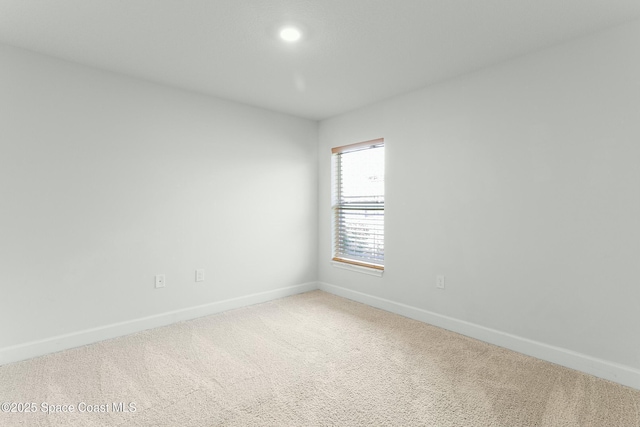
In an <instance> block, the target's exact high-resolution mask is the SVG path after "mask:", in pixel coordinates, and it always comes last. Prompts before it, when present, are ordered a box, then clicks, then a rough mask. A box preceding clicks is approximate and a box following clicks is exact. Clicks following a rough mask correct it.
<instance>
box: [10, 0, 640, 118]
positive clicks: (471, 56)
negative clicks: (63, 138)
mask: <svg viewBox="0 0 640 427" xmlns="http://www.w3.org/2000/svg"><path fill="white" fill-rule="evenodd" d="M638 18H640V1H639V0H55V1H51V0H0V42H2V43H6V44H9V45H13V46H18V47H22V48H26V49H30V50H33V51H36V52H41V53H45V54H48V55H52V56H55V57H59V58H63V59H66V60H70V61H74V62H78V63H82V64H86V65H90V66H93V67H98V68H102V69H106V70H111V71H115V72H119V73H124V74H128V75H132V76H136V77H140V78H144V79H147V80H151V81H155V82H159V83H163V84H168V85H172V86H177V87H180V88H183V89H187V90H192V91H197V92H202V93H206V94H210V95H214V96H218V97H221V98H226V99H232V100H236V101H240V102H243V103H247V104H251V105H255V106H259V107H263V108H268V109H271V110H276V111H281V112H285V113H289V114H293V115H297V116H300V117H306V118H311V119H316V120H318V119H324V118H327V117H331V116H334V115H337V114H340V113H343V112H346V111H349V110H352V109H355V108H358V107H361V106H364V105H367V104H370V103H372V102H375V101H378V100H382V99H385V98H389V97H391V96H394V95H397V94H400V93H404V92H408V91H411V90H413V89H417V88H419V87H422V86H425V85H429V84H434V83H437V82H439V81H442V80H445V79H447V78H451V77H453V76H456V75H460V74H464V73H468V72H471V71H474V70H477V69H479V68H482V67H486V66H488V65H491V64H495V63H498V62H501V61H504V60H507V59H509V58H512V57H515V56H519V55H522V54H525V53H527V52H531V51H535V50H538V49H541V48H544V47H547V46H551V45H554V44H558V43H561V42H563V41H566V40H569V39H572V38H574V37H578V36H581V35H586V34H589V33H592V32H595V31H598V30H601V29H604V28H607V27H610V26H614V25H616V24H619V23H622V22H625V21H630V20H634V19H638ZM283 24H295V25H297V26H299V27H300V28H302V30H303V31H304V36H303V39H302V40H301V41H300V42H299V43H297V44H286V43H284V42H282V41H280V40H279V39H278V37H277V32H278V29H279V28H280V26H282V25H283Z"/></svg>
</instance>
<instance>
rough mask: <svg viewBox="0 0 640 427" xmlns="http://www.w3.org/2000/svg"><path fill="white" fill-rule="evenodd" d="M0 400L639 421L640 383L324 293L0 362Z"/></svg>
mask: <svg viewBox="0 0 640 427" xmlns="http://www.w3.org/2000/svg"><path fill="white" fill-rule="evenodd" d="M1 402H22V403H24V402H34V403H36V404H37V406H38V412H36V413H35V414H33V413H32V414H25V413H1V412H0V426H3V427H4V426H17V425H21V426H22V425H24V426H176V427H182V426H185V427H186V426H606V427H613V426H624V427H631V426H640V391H636V390H633V389H631V388H627V387H623V386H620V385H616V384H614V383H611V382H608V381H605V380H600V379H597V378H595V377H592V376H589V375H585V374H581V373H579V372H576V371H572V370H569V369H566V368H562V367H560V366H556V365H553V364H551V363H547V362H543V361H540V360H537V359H534V358H531V357H528V356H523V355H521V354H518V353H514V352H511V351H508V350H505V349H502V348H499V347H495V346H492V345H489V344H485V343H482V342H480V341H476V340H473V339H470V338H466V337H464V336H461V335H457V334H454V333H451V332H447V331H444V330H442V329H438V328H436V327H432V326H429V325H425V324H423V323H420V322H417V321H413V320H410V319H406V318H404V317H401V316H397V315H394V314H390V313H387V312H384V311H381V310H377V309H374V308H371V307H368V306H366V305H362V304H359V303H356V302H352V301H349V300H346V299H342V298H339V297H336V296H333V295H330V294H327V293H324V292H321V291H314V292H310V293H307V294H302V295H297V296H293V297H289V298H285V299H281V300H277V301H272V302H269V303H266V304H261V305H256V306H253V307H247V308H243V309H239V310H234V311H230V312H226V313H221V314H218V315H213V316H209V317H205V318H201V319H197V320H194V321H190V322H183V323H179V324H176V325H173V326H169V327H165V328H159V329H155V330H150V331H145V332H142V333H138V334H135V335H131V336H127V337H123V338H118V339H114V340H109V341H105V342H102V343H98V344H94V345H90V346H86V347H82V348H78V349H74V350H69V351H65V352H61V353H57V354H52V355H48V356H44V357H40V358H37V359H33V360H29V361H25V362H20V363H14V364H11V365H5V366H2V367H0V403H1ZM43 402H46V403H47V404H49V405H53V404H58V405H63V404H67V405H74V407H75V410H76V411H78V404H79V403H84V404H87V405H92V406H90V408H95V406H96V405H103V407H104V408H106V409H108V412H98V413H95V412H93V413H90V412H82V413H79V412H74V413H56V414H50V415H46V414H43V413H42V412H41V410H42V403H43ZM113 402H116V403H123V407H124V406H127V405H128V404H129V403H134V404H135V409H136V410H135V412H128V413H125V412H117V411H116V410H115V409H118V407H117V405H116V408H114V407H113V406H112V403H113ZM85 410H86V409H85ZM98 410H100V406H98Z"/></svg>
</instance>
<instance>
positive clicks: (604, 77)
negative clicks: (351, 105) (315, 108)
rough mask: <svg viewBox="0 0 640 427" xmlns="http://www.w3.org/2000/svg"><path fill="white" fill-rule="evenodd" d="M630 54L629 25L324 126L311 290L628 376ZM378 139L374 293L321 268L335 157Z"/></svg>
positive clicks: (639, 261) (635, 216) (636, 265)
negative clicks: (380, 195)
mask: <svg viewBox="0 0 640 427" xmlns="http://www.w3.org/2000/svg"><path fill="white" fill-rule="evenodd" d="M639 40H640V22H637V21H636V22H634V23H631V24H627V25H624V26H621V27H618V28H615V29H612V30H609V31H606V32H603V33H600V34H596V35H593V36H590V37H588V38H583V39H580V40H575V41H573V42H571V43H568V44H565V45H561V46H557V47H554V48H551V49H547V50H544V51H541V52H537V53H535V54H531V55H528V56H525V57H521V58H517V59H514V60H512V61H510V62H508V63H504V64H501V65H499V66H495V67H491V68H488V69H484V70H481V71H479V72H476V73H473V74H469V75H466V76H462V77H459V78H456V79H453V80H451V81H448V82H446V83H443V84H440V85H437V86H433V87H429V88H425V89H423V90H420V91H416V92H413V93H409V94H406V95H404V96H399V97H396V98H394V99H392V100H388V101H385V102H381V103H378V104H375V105H373V106H370V107H367V108H363V109H360V110H357V111H354V112H351V113H348V114H345V115H341V116H338V117H335V118H332V119H329V120H325V121H323V122H321V124H320V144H319V147H320V148H319V164H320V171H319V173H320V205H319V209H320V210H319V220H320V247H319V279H320V281H321V282H325V283H327V284H330V285H335V286H338V287H340V288H342V289H347V290H349V291H350V292H352V294H353V295H356V293H354V292H353V291H355V292H360V293H363V294H366V295H369V296H374V297H378V298H382V299H386V300H390V301H393V302H397V303H402V304H407V305H410V306H413V307H417V308H420V309H423V310H428V311H430V312H433V313H436V314H440V315H444V316H449V317H451V318H453V319H457V320H460V321H464V322H471V323H472V324H475V325H478V326H481V327H485V328H491V329H494V330H496V331H499V332H504V333H506V334H512V335H514V336H516V337H520V338H524V339H526V340H533V341H536V342H539V343H541V344H543V345H548V346H556V347H559V348H562V349H566V350H569V351H570V352H576V353H579V354H581V355H584V356H586V357H587V358H595V359H599V360H604V361H606V362H607V363H609V362H610V363H611V364H613V365H615V364H621V365H623V366H626V367H629V368H631V371H633V370H636V371H635V372H636V374H637V373H638V371H637V369H639V368H640V334H639V333H638V332H639V329H638V327H639V325H640V309H638V307H639V304H640V282H639V277H640V49H638V41H639ZM380 137H384V138H385V142H386V153H387V171H386V194H387V199H386V201H387V205H386V206H387V210H386V219H385V220H386V247H385V251H386V266H385V273H384V277H383V278H376V277H372V276H367V275H363V274H359V273H355V272H350V271H345V270H342V269H338V268H335V267H332V266H331V265H330V263H329V260H330V256H331V247H330V244H331V234H330V224H331V219H330V186H329V183H330V148H331V147H333V146H340V145H345V144H349V143H355V142H359V141H365V140H369V139H374V138H380ZM437 274H445V275H446V278H447V283H446V285H447V288H446V290H444V291H442V290H438V289H436V288H435V279H436V275H437ZM363 298H364V297H363ZM460 324H461V325H462V324H463V323H460ZM478 330H481V328H480V329H478ZM631 371H625V372H631ZM638 379H640V376H637V378H636V379H635V380H634V381H637V380H638ZM627 383H628V384H631V383H632V382H629V381H627ZM637 386H640V382H638V383H637Z"/></svg>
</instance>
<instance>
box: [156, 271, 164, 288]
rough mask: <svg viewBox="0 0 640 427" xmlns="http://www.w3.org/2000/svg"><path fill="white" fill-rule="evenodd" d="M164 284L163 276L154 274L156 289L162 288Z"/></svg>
mask: <svg viewBox="0 0 640 427" xmlns="http://www.w3.org/2000/svg"><path fill="white" fill-rule="evenodd" d="M165 284H166V279H165V277H164V274H156V288H164V285H165Z"/></svg>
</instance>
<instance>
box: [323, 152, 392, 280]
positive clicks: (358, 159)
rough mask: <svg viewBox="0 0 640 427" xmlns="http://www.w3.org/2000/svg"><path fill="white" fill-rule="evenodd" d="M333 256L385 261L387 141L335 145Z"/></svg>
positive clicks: (354, 260) (373, 262)
mask: <svg viewBox="0 0 640 427" xmlns="http://www.w3.org/2000/svg"><path fill="white" fill-rule="evenodd" d="M333 151H334V184H335V187H334V205H333V209H334V231H335V236H334V239H335V240H334V258H335V259H336V260H338V261H346V262H352V263H355V264H358V263H362V264H365V265H370V266H374V267H378V268H380V267H382V266H383V265H384V142H383V140H375V141H369V142H368V143H360V144H354V145H350V146H346V147H340V148H338V149H334V150H333Z"/></svg>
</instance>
